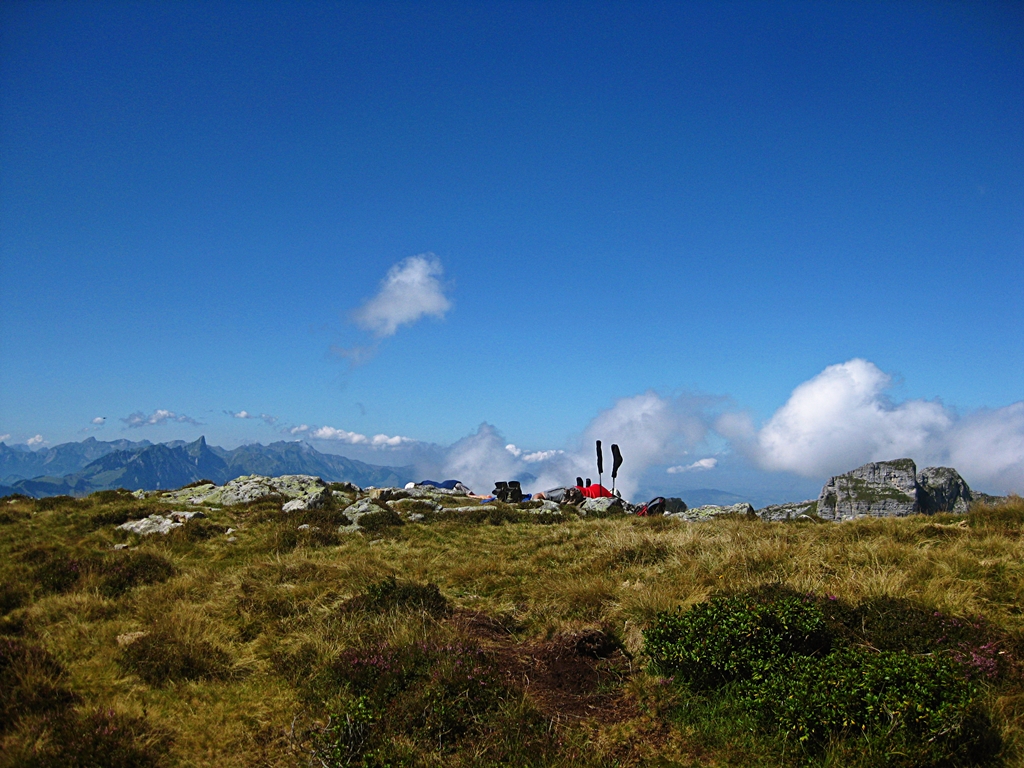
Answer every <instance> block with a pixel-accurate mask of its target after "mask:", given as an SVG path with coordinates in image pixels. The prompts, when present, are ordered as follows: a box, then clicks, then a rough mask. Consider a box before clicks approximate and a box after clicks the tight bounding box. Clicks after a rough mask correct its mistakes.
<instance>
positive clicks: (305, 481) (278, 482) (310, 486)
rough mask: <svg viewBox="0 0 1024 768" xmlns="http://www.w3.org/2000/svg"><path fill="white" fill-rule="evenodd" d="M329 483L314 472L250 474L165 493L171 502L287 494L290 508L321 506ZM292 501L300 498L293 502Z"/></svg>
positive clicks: (238, 501)
mask: <svg viewBox="0 0 1024 768" xmlns="http://www.w3.org/2000/svg"><path fill="white" fill-rule="evenodd" d="M329 493H330V491H329V490H328V487H327V483H325V482H324V481H323V480H321V479H320V478H319V477H313V476H312V475H282V476H281V477H264V476H262V475H247V476H245V477H239V478H238V479H236V480H232V481H231V482H229V483H225V484H224V485H222V486H216V485H213V484H212V483H207V484H204V485H198V486H195V487H193V488H182V489H181V490H178V491H171V492H169V493H165V494H164V495H163V499H164V500H166V501H170V502H181V501H188V502H189V503H190V504H220V505H224V506H232V505H234V504H248V503H249V502H252V501H256V500H257V499H262V498H265V497H266V496H275V495H276V496H283V497H285V498H286V499H289V500H290V501H289V502H288V504H286V506H289V505H290V509H288V510H286V511H295V510H300V509H319V508H320V507H322V506H324V504H325V503H326V501H327V498H328V494H329ZM292 501H296V502H299V503H298V504H292V503H291V502H292Z"/></svg>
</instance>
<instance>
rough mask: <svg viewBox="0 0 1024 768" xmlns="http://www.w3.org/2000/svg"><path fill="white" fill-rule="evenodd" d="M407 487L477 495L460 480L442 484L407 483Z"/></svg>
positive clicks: (428, 481) (445, 481)
mask: <svg viewBox="0 0 1024 768" xmlns="http://www.w3.org/2000/svg"><path fill="white" fill-rule="evenodd" d="M405 487H406V488H407V489H410V488H416V487H419V488H438V489H440V490H443V491H455V492H456V493H464V494H466V495H467V496H475V495H476V494H474V493H473V491H471V490H470V489H469V488H468V487H467V486H466V485H464V484H463V483H462V482H461V481H459V480H442V481H441V482H437V480H420V481H419V482H418V483H406V484H405Z"/></svg>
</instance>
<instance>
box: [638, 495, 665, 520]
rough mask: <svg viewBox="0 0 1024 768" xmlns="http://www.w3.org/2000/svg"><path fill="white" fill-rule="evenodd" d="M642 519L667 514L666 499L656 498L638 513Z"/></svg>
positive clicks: (662, 497)
mask: <svg viewBox="0 0 1024 768" xmlns="http://www.w3.org/2000/svg"><path fill="white" fill-rule="evenodd" d="M636 513H637V515H639V516H640V517H647V516H649V515H663V514H665V497H664V496H655V497H654V498H653V499H651V500H650V501H648V502H647V503H646V504H644V505H643V506H642V507H640V509H638V510H637V511H636Z"/></svg>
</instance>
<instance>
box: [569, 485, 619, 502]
mask: <svg viewBox="0 0 1024 768" xmlns="http://www.w3.org/2000/svg"><path fill="white" fill-rule="evenodd" d="M576 487H577V488H579V489H580V493H582V494H583V498H585V499H606V498H611V496H612V492H611V491H609V490H608V489H607V488H605V487H604V486H603V485H598V484H597V483H592V484H590V485H577V486H576Z"/></svg>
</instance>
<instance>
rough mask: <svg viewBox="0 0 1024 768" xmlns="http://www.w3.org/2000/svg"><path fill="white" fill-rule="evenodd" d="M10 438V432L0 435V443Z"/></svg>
mask: <svg viewBox="0 0 1024 768" xmlns="http://www.w3.org/2000/svg"><path fill="white" fill-rule="evenodd" d="M10 439H11V436H10V434H6V435H0V443H2V442H3V441H4V440H10Z"/></svg>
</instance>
